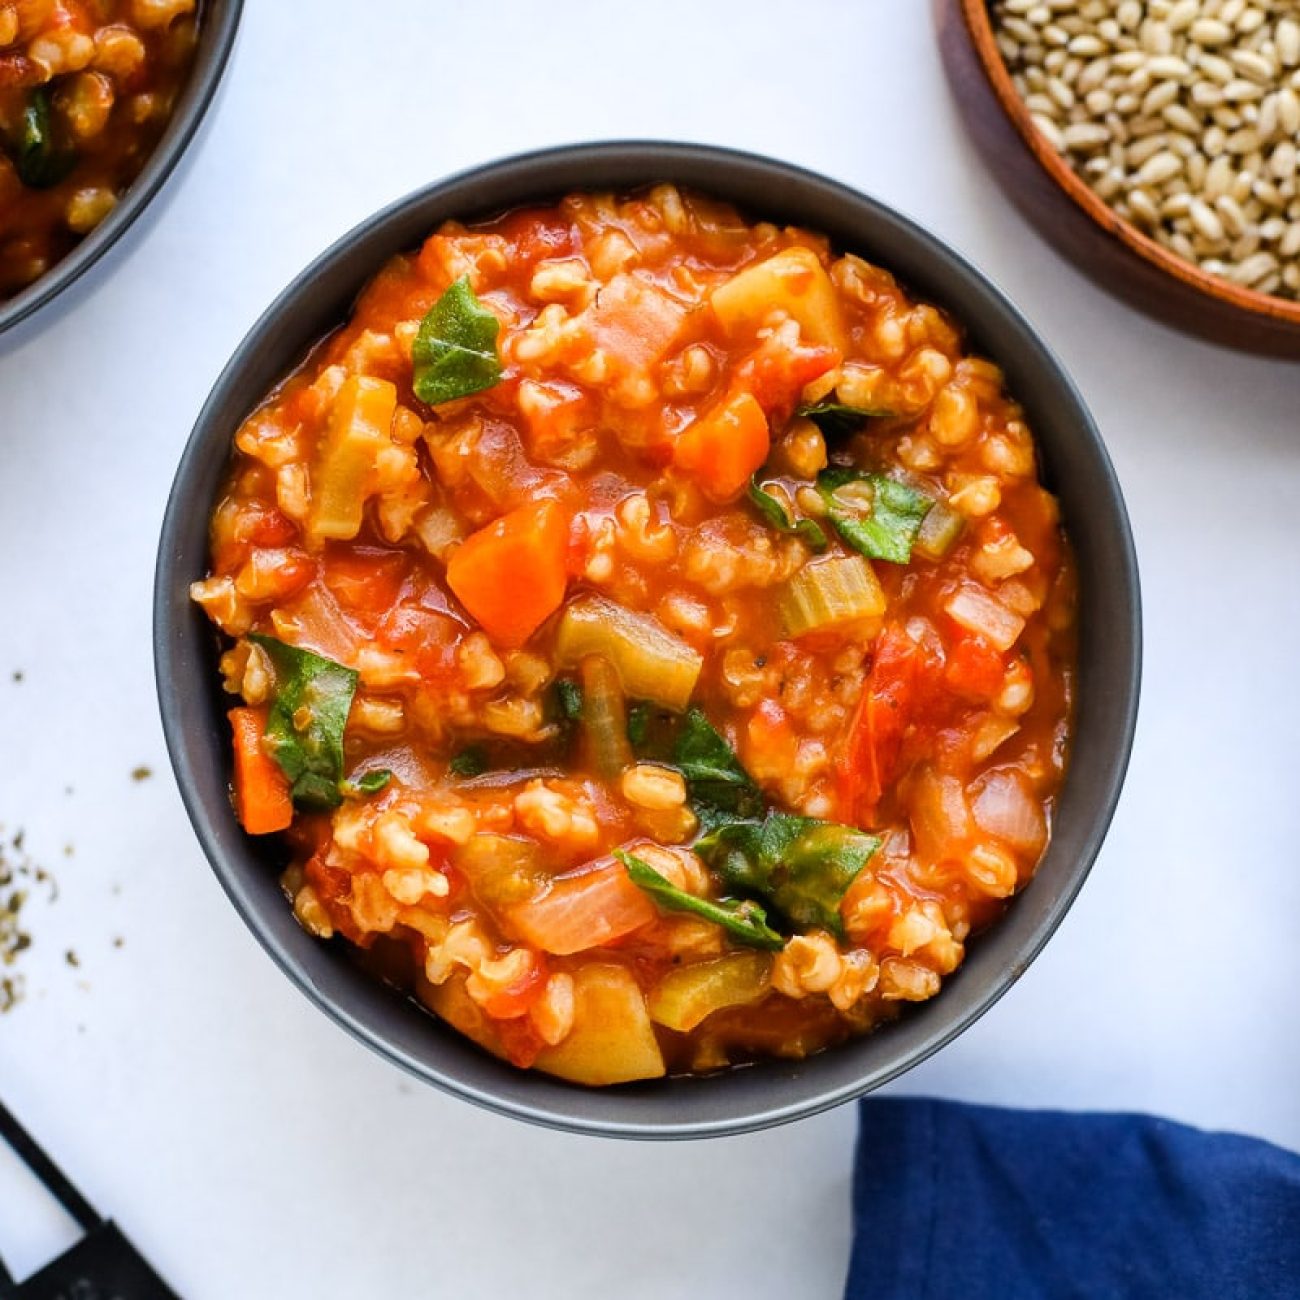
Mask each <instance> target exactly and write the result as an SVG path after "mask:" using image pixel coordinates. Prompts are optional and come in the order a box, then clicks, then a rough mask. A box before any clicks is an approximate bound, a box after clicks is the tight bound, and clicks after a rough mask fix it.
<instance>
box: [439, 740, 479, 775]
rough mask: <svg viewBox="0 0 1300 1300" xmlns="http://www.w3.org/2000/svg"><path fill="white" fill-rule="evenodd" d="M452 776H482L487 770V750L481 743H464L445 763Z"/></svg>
mask: <svg viewBox="0 0 1300 1300" xmlns="http://www.w3.org/2000/svg"><path fill="white" fill-rule="evenodd" d="M447 770H448V771H449V772H450V773H451V774H452V776H467V777H468V776H482V775H483V773H484V772H486V771H487V770H488V756H487V750H486V749H484V748H483V746H482V745H466V747H465V748H464V749H462V750H461V751H460V753H459V754H457V755H455V756H454V757H453V758H452V760H451V762H450V763H448V764H447Z"/></svg>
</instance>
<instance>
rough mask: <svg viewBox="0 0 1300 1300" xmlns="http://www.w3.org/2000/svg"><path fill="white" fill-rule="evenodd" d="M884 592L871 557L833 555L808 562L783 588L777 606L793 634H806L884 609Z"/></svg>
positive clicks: (786, 627)
mask: <svg viewBox="0 0 1300 1300" xmlns="http://www.w3.org/2000/svg"><path fill="white" fill-rule="evenodd" d="M885 603H886V602H885V593H884V592H883V591H882V590H881V588H880V583H879V582H878V581H877V579H876V575H875V571H874V570H873V569H872V567H871V564H870V561H868V560H866V559H864V558H863V557H862V556H861V555H843V556H833V557H830V558H827V559H824V560H820V561H817V562H815V563H813V564H807V565H805V566H804V567H803V568H802V569H800V570H799V572H798V573H796V574H795V575H794V577H793V578H791V579H790V580H789V581H788V582H787V583H786V584H785V586H784V587H783V588H782V589H781V590H780V593H779V595H778V607H779V609H780V612H781V618H782V621H783V622H784V624H785V630H786V632H787V633H788V634H789V635H790V636H803V635H804V633H806V632H816V631H820V630H821V629H823V628H828V627H838V626H840V625H841V624H844V623H852V622H855V621H857V620H858V619H863V618H878V617H879V616H880V615H881V614H883V613H884V612H885Z"/></svg>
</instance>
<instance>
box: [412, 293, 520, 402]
mask: <svg viewBox="0 0 1300 1300" xmlns="http://www.w3.org/2000/svg"><path fill="white" fill-rule="evenodd" d="M500 331H501V322H500V321H498V320H497V318H496V317H495V316H494V315H493V314H492V313H491V312H490V311H488V309H487V308H486V307H484V306H483V304H482V303H480V302H479V300H478V298H477V297H475V295H474V290H473V289H472V288H470V283H469V276H467V275H462V276H461V278H460V279H459V280H457V281H456V283H455V284H453V285H452V286H451V288H450V289H448V290H447V292H446V293H444V294H443V295H442V297H441V298H439V299H438V301H437V302H435V303H434V304H433V306H432V307H430V308H429V311H428V313H427V314H426V315H425V317H424V319H423V320H422V321H421V322H420V332H419V334H417V335H416V338H415V346H414V348H413V349H412V351H411V360H412V363H413V366H414V371H415V374H414V379H413V381H412V382H413V386H414V388H415V395H416V396H417V397H418V398H419V399H420V401H422V402H427V403H428V404H429V405H430V406H437V405H438V403H440V402H450V401H453V400H454V399H455V398H457V397H468V396H469V395H470V394H471V393H478V392H482V390H483V389H485V388H491V387H492V386H493V385H494V384H496V383H497V382H498V381H499V380H500V378H501V358H500V357H499V356H498V355H497V335H498V334H499V333H500Z"/></svg>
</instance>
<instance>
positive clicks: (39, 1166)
mask: <svg viewBox="0 0 1300 1300" xmlns="http://www.w3.org/2000/svg"><path fill="white" fill-rule="evenodd" d="M0 1138H3V1139H4V1140H5V1141H6V1142H7V1143H8V1144H9V1145H10V1146H11V1147H12V1148H13V1149H14V1152H15V1153H16V1154H17V1156H18V1158H19V1159H20V1160H22V1162H23V1163H24V1164H25V1165H26V1166H27V1168H28V1169H30V1170H31V1171H32V1173H34V1174H35V1175H36V1177H37V1178H39V1179H40V1180H41V1182H42V1183H44V1184H45V1187H46V1189H47V1190H48V1191H49V1193H50V1195H51V1196H53V1197H54V1198H55V1200H57V1201H58V1202H59V1204H60V1205H62V1206H63V1208H64V1209H65V1210H67V1212H68V1213H69V1214H70V1215H72V1217H73V1218H74V1219H76V1221H77V1223H78V1224H79V1225H80V1226H81V1228H82V1230H83V1231H85V1232H89V1231H90V1230H91V1229H92V1228H97V1227H99V1225H100V1224H101V1223H102V1222H103V1219H102V1218H100V1216H99V1214H98V1213H96V1211H95V1207H94V1206H93V1205H91V1203H90V1202H89V1201H88V1200H86V1198H85V1197H84V1196H82V1194H81V1193H80V1192H79V1191H77V1189H76V1188H75V1187H74V1186H73V1185H72V1182H71V1180H70V1179H69V1178H68V1176H67V1175H66V1174H65V1173H64V1172H63V1170H62V1169H60V1168H59V1167H58V1165H56V1164H55V1163H54V1161H53V1160H51V1159H50V1157H49V1156H47V1155H46V1154H45V1152H44V1151H42V1150H41V1148H40V1147H39V1146H37V1145H36V1139H35V1138H33V1137H32V1136H31V1134H30V1133H28V1132H27V1130H26V1129H25V1128H23V1126H22V1125H21V1124H20V1123H19V1122H18V1121H17V1120H16V1119H15V1118H14V1117H13V1115H11V1114H10V1113H9V1111H8V1110H7V1109H6V1108H5V1105H4V1103H3V1102H0ZM3 1268H4V1266H3V1265H2V1264H0V1282H3V1281H5V1280H12V1279H6V1276H5V1274H4V1272H3Z"/></svg>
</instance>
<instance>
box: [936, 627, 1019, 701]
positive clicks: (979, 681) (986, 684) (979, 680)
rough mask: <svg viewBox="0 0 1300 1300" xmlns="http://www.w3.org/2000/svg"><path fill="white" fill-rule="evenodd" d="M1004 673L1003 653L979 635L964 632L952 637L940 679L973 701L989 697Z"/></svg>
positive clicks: (1000, 681) (994, 693)
mask: <svg viewBox="0 0 1300 1300" xmlns="http://www.w3.org/2000/svg"><path fill="white" fill-rule="evenodd" d="M1005 675H1006V658H1005V656H1004V655H1003V654H1002V653H1001V652H1000V651H999V650H998V649H997V647H996V646H993V645H991V644H990V643H989V642H988V641H986V640H985V639H984V638H983V637H982V636H979V635H977V634H976V633H974V632H964V631H963V632H959V633H958V634H957V635H956V636H955V637H954V638H953V640H952V642H951V643H950V645H949V647H948V655H947V665H946V666H945V668H944V671H943V678H944V681H945V682H946V683H947V684H948V686H949V687H951V689H952V690H954V691H956V692H957V693H958V694H959V695H963V696H966V697H967V698H968V699H973V700H987V699H991V698H992V697H993V696H994V695H996V694H997V692H998V689H999V688H1000V687H1001V685H1002V679H1003V677H1004V676H1005Z"/></svg>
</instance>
